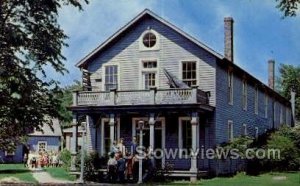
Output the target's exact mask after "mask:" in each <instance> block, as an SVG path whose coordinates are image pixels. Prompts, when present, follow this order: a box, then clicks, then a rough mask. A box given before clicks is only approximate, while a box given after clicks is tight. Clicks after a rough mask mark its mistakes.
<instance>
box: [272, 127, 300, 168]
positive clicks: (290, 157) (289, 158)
mask: <svg viewBox="0 0 300 186" xmlns="http://www.w3.org/2000/svg"><path fill="white" fill-rule="evenodd" d="M295 140H296V138H295V133H294V132H293V131H292V130H291V128H287V127H282V128H280V129H279V130H278V131H276V132H275V133H273V134H272V135H271V137H270V139H269V140H268V141H267V148H268V149H279V150H280V159H269V160H268V161H267V163H268V165H269V166H271V168H272V170H286V171H294V170H298V169H299V166H300V164H299V163H300V162H299V155H300V150H299V148H297V146H296V143H295V142H296V141H295Z"/></svg>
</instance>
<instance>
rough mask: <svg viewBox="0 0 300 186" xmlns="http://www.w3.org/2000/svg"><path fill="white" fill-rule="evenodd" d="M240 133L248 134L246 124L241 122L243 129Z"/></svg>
mask: <svg viewBox="0 0 300 186" xmlns="http://www.w3.org/2000/svg"><path fill="white" fill-rule="evenodd" d="M242 134H243V135H244V136H247V135H248V131H247V124H243V131H242Z"/></svg>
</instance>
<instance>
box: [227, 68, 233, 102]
mask: <svg viewBox="0 0 300 186" xmlns="http://www.w3.org/2000/svg"><path fill="white" fill-rule="evenodd" d="M228 103H229V104H230V105H233V72H232V71H231V70H228Z"/></svg>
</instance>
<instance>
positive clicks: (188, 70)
mask: <svg viewBox="0 0 300 186" xmlns="http://www.w3.org/2000/svg"><path fill="white" fill-rule="evenodd" d="M196 64H197V63H196V61H183V62H182V81H183V82H184V83H185V84H187V85H188V86H190V87H191V86H193V85H197V67H196Z"/></svg>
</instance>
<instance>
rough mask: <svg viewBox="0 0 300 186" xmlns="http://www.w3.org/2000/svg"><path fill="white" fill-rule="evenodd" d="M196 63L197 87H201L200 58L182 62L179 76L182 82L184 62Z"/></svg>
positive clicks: (180, 62)
mask: <svg viewBox="0 0 300 186" xmlns="http://www.w3.org/2000/svg"><path fill="white" fill-rule="evenodd" d="M193 61H194V62H196V81H197V83H196V86H199V85H200V74H199V69H200V67H199V64H200V61H199V59H198V58H191V59H183V60H180V61H179V71H178V72H179V73H178V74H179V75H178V78H179V79H180V80H181V81H182V68H183V62H193Z"/></svg>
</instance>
